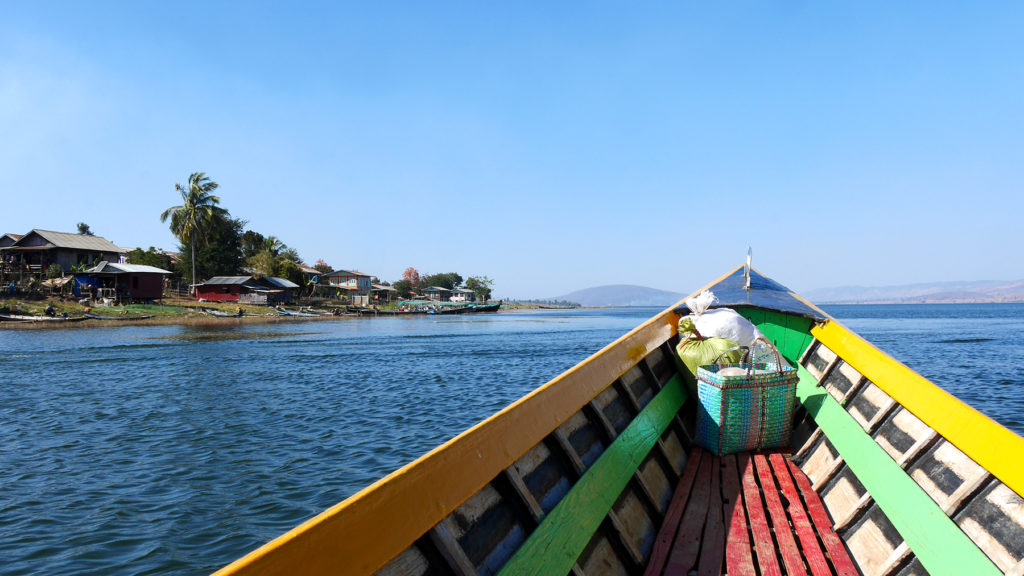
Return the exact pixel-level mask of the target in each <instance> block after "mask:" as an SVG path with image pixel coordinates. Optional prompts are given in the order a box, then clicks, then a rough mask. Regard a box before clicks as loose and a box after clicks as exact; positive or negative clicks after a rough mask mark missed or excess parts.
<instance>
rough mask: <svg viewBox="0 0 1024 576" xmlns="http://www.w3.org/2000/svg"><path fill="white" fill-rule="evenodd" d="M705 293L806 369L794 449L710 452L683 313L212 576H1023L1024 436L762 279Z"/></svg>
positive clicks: (753, 274) (666, 315) (748, 276)
mask: <svg viewBox="0 0 1024 576" xmlns="http://www.w3.org/2000/svg"><path fill="white" fill-rule="evenodd" d="M707 288H708V289H710V290H713V291H714V293H715V294H716V295H717V296H718V298H719V306H727V307H730V308H733V309H734V310H736V311H737V312H739V313H740V314H741V315H743V316H744V317H746V318H747V319H749V320H750V321H751V322H753V323H754V324H755V325H756V326H757V327H758V328H759V329H760V331H761V332H762V333H763V334H764V335H765V336H766V337H767V339H769V340H770V341H771V342H773V343H774V344H775V345H776V347H777V348H778V349H779V351H780V352H781V354H782V355H783V356H784V357H785V359H786V360H787V361H788V362H789V363H791V364H792V365H793V366H795V367H796V369H797V371H798V376H799V381H798V383H797V385H796V412H795V415H794V418H793V429H792V436H791V438H792V440H791V443H790V445H789V446H787V447H783V448H781V449H775V450H770V451H757V452H743V453H739V454H730V455H727V456H715V455H712V454H711V453H710V452H707V451H705V450H703V449H702V448H700V447H698V446H697V445H696V442H695V437H696V434H697V432H696V425H695V422H696V420H697V413H698V411H699V409H700V406H701V403H700V401H699V400H698V398H697V397H695V395H693V394H692V393H690V392H689V391H688V387H687V386H686V385H685V384H684V370H686V368H685V367H683V366H682V365H681V363H679V362H677V361H676V360H677V357H676V350H675V346H676V345H677V344H678V342H679V335H678V329H677V325H678V321H679V318H680V316H681V315H682V314H685V311H684V310H683V309H682V307H681V306H678V307H674V308H669V309H667V310H665V311H664V312H662V313H660V314H658V315H656V316H655V317H654V318H651V319H650V320H648V321H647V322H645V323H643V324H642V325H640V326H639V327H637V328H636V329H634V330H632V331H631V332H629V333H628V334H626V335H625V336H623V337H621V338H620V339H618V340H616V341H615V342H613V343H612V344H609V345H608V346H607V347H605V348H604V349H603V350H601V351H599V352H597V353H596V354H594V355H593V356H591V357H590V358H588V359H586V360H585V361H583V362H582V363H580V364H579V365H577V366H575V367H574V368H572V369H570V370H569V371H567V372H565V373H563V374H561V375H560V376H558V377H556V378H555V379H553V380H551V381H550V382H548V383H546V384H544V385H542V386H540V387H539V388H537V389H536V390H534V391H533V392H531V393H529V394H528V395H526V396H525V397H523V398H522V399H520V400H518V401H516V402H515V403H513V404H512V405H510V406H508V407H507V408H505V409H503V410H501V411H500V412H498V413H497V414H495V415H493V416H491V417H490V418H488V419H487V420H485V421H483V422H481V423H479V424H477V425H476V426H474V427H472V428H470V429H469V430H467V431H465V432H463V433H462V434H460V435H458V436H457V437H455V438H453V439H452V440H450V441H448V442H446V443H444V444H443V445H441V446H439V447H437V448H435V449H434V450H432V451H431V452H429V453H428V454H426V455H424V456H423V457H421V458H419V459H418V460H416V461H415V462H412V463H411V464H409V465H407V466H405V467H403V468H401V469H399V470H397V471H395V472H394V473H392V474H390V475H388V476H387V477H385V478H383V479H382V480H379V481H378V482H376V483H375V484H373V485H371V486H369V487H368V488H366V489H364V490H362V491H361V492H359V493H357V494H355V495H353V496H352V497H350V498H348V499H347V500H345V501H344V502H341V503H339V504H337V505H335V506H333V507H331V508H329V509H328V510H326V511H324V512H322V513H321V514H319V515H318V516H316V517H314V518H312V519H310V520H308V521H306V522H304V523H303V524H301V525H299V526H298V527H296V528H294V529H292V530H291V531H289V532H287V533H286V534H284V535H282V536H280V537H278V538H276V539H274V540H272V541H271V542H269V543H267V544H265V545H263V546H262V547H260V548H258V549H256V550H254V551H252V552H251V553H249V554H247V555H246V556H244V557H242V558H240V559H239V560H237V561H235V562H233V563H232V564H230V565H228V566H226V567H224V568H223V569H221V570H220V571H219V572H218V574H223V575H228V574H240V575H248V574H282V575H283V574H382V575H393V574H403V575H406V574H408V575H426V574H457V575H460V576H467V575H490V574H500V575H512V574H557V575H561V574H573V575H577V576H579V575H606V574H608V575H610V574H650V575H654V574H692V573H698V574H729V575H730V576H731V575H740V574H743V575H754V574H762V575H765V574H814V575H819V574H850V575H855V574H862V575H866V576H889V575H893V576H910V575H916V574H957V575H980V574H993V575H995V574H1007V575H1009V574H1017V575H1020V574H1022V573H1024V498H1022V495H1024V439H1022V438H1021V437H1020V436H1018V435H1016V434H1014V433H1013V432H1011V431H1009V430H1007V429H1006V428H1004V427H1003V426H1001V425H999V424H997V423H996V422H994V421H993V420H991V419H990V418H988V417H986V416H985V415H983V414H981V413H979V412H978V411H976V410H974V409H972V408H970V407H969V406H967V405H966V404H964V403H963V402H961V401H959V400H958V399H956V398H955V397H953V396H951V395H950V394H948V393H947V392H945V391H943V390H942V389H940V388H938V387H937V386H935V385H934V384H932V383H931V382H929V381H927V380H926V379H924V378H923V377H921V376H919V375H918V374H916V373H915V372H913V371H912V370H910V369H909V368H907V367H906V366H904V365H902V364H900V363H899V362H897V361H896V360H894V359H893V358H891V357H889V356H887V355H886V354H885V353H883V352H881V351H880V350H878V349H877V348H875V347H874V346H872V345H871V344H869V343H868V342H867V341H865V340H864V339H862V338H861V337H860V336H858V335H856V334H855V333H853V332H851V331H850V330H849V329H847V328H845V327H844V326H842V325H841V324H840V323H839V322H837V321H836V320H835V319H833V318H831V317H830V316H829V315H828V314H826V313H825V312H823V311H822V310H820V309H819V308H817V307H815V306H814V305H812V304H810V303H808V302H807V301H805V300H803V299H802V298H800V297H799V296H798V295H796V294H794V293H793V292H791V291H790V290H789V289H787V288H785V287H784V286H782V285H781V284H778V283H777V282H774V281H773V280H770V279H768V278H766V277H765V276H763V275H761V274H760V273H759V272H757V271H756V270H752V269H750V270H749V272H747V271H746V270H745V268H744V267H743V266H741V267H739V268H737V269H735V270H733V271H731V272H730V273H728V274H726V275H725V276H723V277H722V278H720V279H719V280H717V281H716V282H713V283H712V284H710V285H709V286H708V287H707ZM937 352H938V354H937V355H936V357H935V359H934V361H935V362H953V361H955V360H953V359H952V358H950V357H948V356H943V354H942V350H937Z"/></svg>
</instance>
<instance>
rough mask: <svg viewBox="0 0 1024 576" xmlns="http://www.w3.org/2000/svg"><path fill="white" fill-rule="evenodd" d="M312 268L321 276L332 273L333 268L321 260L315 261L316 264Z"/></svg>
mask: <svg viewBox="0 0 1024 576" xmlns="http://www.w3.org/2000/svg"><path fill="white" fill-rule="evenodd" d="M313 268H316V269H317V271H318V272H320V273H321V274H330V273H331V272H334V267H333V266H331V265H330V264H328V263H327V262H324V260H323V258H321V259H319V260H317V261H316V264H314V265H313Z"/></svg>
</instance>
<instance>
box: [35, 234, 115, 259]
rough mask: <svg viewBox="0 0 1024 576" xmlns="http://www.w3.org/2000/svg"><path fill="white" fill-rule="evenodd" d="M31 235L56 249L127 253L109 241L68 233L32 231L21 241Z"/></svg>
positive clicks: (97, 237) (98, 237)
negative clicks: (36, 236)
mask: <svg viewBox="0 0 1024 576" xmlns="http://www.w3.org/2000/svg"><path fill="white" fill-rule="evenodd" d="M32 234H37V235H39V236H40V237H42V238H43V239H44V240H46V241H47V242H49V243H50V244H53V245H54V246H56V247H57V248H73V249H75V250H94V251H96V252H113V253H115V254H123V253H125V252H127V250H125V249H124V248H121V247H120V246H117V245H115V244H114V243H113V242H111V241H110V240H107V239H106V238H104V237H102V236H85V235H83V234H71V233H69V232H54V231H52V230H37V229H33V230H32V231H31V232H29V233H28V234H25V236H24V237H22V238H21V240H18V242H19V243H20V242H21V241H22V240H24V239H25V238H27V237H28V236H30V235H32Z"/></svg>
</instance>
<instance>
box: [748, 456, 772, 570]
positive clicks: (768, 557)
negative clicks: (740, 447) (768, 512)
mask: <svg viewBox="0 0 1024 576" xmlns="http://www.w3.org/2000/svg"><path fill="white" fill-rule="evenodd" d="M738 459H739V462H738V464H739V468H740V475H741V476H742V478H743V503H744V505H745V506H746V509H747V516H748V517H749V518H750V532H751V534H753V536H754V550H755V551H756V552H757V564H758V566H760V567H761V575H762V576H782V570H781V568H780V567H779V559H778V557H777V556H776V555H775V543H774V542H773V541H772V533H771V530H770V529H769V528H768V520H767V518H765V515H764V508H763V507H762V506H761V493H760V490H759V489H758V487H757V482H756V481H755V480H754V464H753V462H751V461H750V456H749V455H748V454H747V453H742V454H740V455H739V457H738Z"/></svg>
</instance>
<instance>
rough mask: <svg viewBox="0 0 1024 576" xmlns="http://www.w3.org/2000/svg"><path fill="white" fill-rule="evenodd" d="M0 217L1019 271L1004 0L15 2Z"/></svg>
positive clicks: (447, 251) (770, 265)
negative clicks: (959, 0)
mask: <svg viewBox="0 0 1024 576" xmlns="http://www.w3.org/2000/svg"><path fill="white" fill-rule="evenodd" d="M3 12H4V16H3V18H2V19H0V175H2V178H3V189H4V191H3V193H2V209H0V232H15V233H23V232H25V231H27V230H29V229H31V228H43V229H51V230H62V231H74V230H75V224H76V223H77V222H79V221H84V222H87V223H88V224H89V225H90V226H91V227H92V229H93V230H94V231H95V232H96V233H97V234H99V235H102V236H104V237H106V238H108V239H110V240H112V241H114V242H115V243H117V244H119V245H121V246H126V247H135V246H141V247H144V248H145V247H148V246H157V247H162V248H165V249H174V248H175V246H176V240H175V239H174V237H173V236H172V235H171V234H170V232H169V231H168V230H167V227H166V225H164V224H161V223H160V222H159V219H158V216H159V214H160V213H161V212H162V211H163V210H164V209H166V208H167V207H169V206H171V205H174V204H176V203H177V200H178V197H177V196H176V195H175V192H174V184H175V183H176V182H185V181H186V180H187V178H188V175H189V173H191V172H196V171H203V172H206V173H207V174H208V175H209V176H210V177H211V178H212V179H213V180H215V181H217V182H218V183H219V184H220V186H221V187H220V190H219V191H218V192H219V195H220V197H221V200H222V205H223V206H224V207H225V208H227V209H228V210H230V212H231V213H232V215H234V216H235V217H238V218H242V219H245V220H247V221H248V222H249V228H250V229H253V230H256V231H258V232H260V233H262V234H265V235H271V234H272V235H275V236H277V237H279V238H280V239H281V240H282V241H284V242H285V243H287V244H288V245H290V246H293V247H295V248H296V249H298V251H299V253H300V254H301V255H302V256H303V258H304V259H305V260H307V261H308V262H313V261H315V260H317V259H318V258H323V259H325V260H326V261H327V262H329V263H330V264H332V265H333V266H335V267H338V268H353V269H358V270H362V271H364V272H367V273H370V274H374V275H377V276H379V277H380V278H382V279H385V280H395V279H398V278H399V277H400V275H401V273H402V270H404V269H405V268H406V267H407V266H414V267H416V268H418V269H419V270H420V272H424V273H426V272H448V271H456V272H459V273H461V274H463V275H464V276H469V275H487V276H489V277H491V278H492V279H494V281H495V293H496V295H497V296H499V297H518V298H537V297H550V296H558V295H561V294H565V293H567V292H570V291H573V290H577V289H581V288H587V287H591V286H597V285H604V284H620V283H624V284H640V285H645V286H650V287H654V288H660V289H664V290H674V291H679V292H689V291H691V290H693V289H695V288H697V287H699V286H701V285H703V284H705V283H706V282H708V281H710V280H713V279H714V278H716V277H718V276H719V275H721V274H722V273H724V272H726V271H728V270H729V269H731V268H732V267H733V266H735V265H737V264H739V263H741V262H742V260H743V258H744V257H745V254H746V250H747V247H748V246H752V247H753V250H754V264H755V266H756V267H758V268H759V269H760V270H761V271H762V272H765V273H766V274H768V275H769V276H772V277H774V278H775V279H777V280H779V281H780V282H782V283H784V284H786V285H788V286H790V287H791V288H794V289H796V290H810V289H815V288H821V287H831V286H841V285H850V284H860V285H893V284H903V283H913V282H929V281H942V280H989V279H1007V280H1009V279H1019V278H1024V256H1022V255H1021V250H1020V248H1021V245H1022V241H1021V232H1022V231H1024V226H1022V224H1021V218H1022V214H1024V200H1022V198H1024V194H1022V192H1024V190H1022V188H1024V186H1022V170H1024V105H1022V103H1024V74H1022V72H1024V70H1022V62H1024V40H1022V37H1021V35H1020V30H1021V29H1022V25H1024V7H1022V5H1020V4H1014V3H1005V4H1003V3H985V4H981V5H964V4H950V5H946V4H940V3H923V2H921V3H899V4H898V5H896V6H892V5H889V4H887V3H881V2H875V3H857V4H856V5H850V4H848V3H846V4H841V3H810V2H797V3H783V2H734V3H728V4H727V5H725V6H711V5H710V4H697V3H691V2H665V3H642V4H638V3H624V2H623V3H604V2H595V3H586V4H570V3H548V2H515V3H505V4H504V5H497V3H444V4H441V3H424V2H418V3H413V2H408V3H392V2H364V3H322V4H321V3H285V2H262V3H256V2H248V3H247V2H209V3H207V2H196V3H190V2H173V3H156V2H124V3H115V2H96V3H84V2H68V3H61V2H20V3H14V2H11V3H4V5H3Z"/></svg>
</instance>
